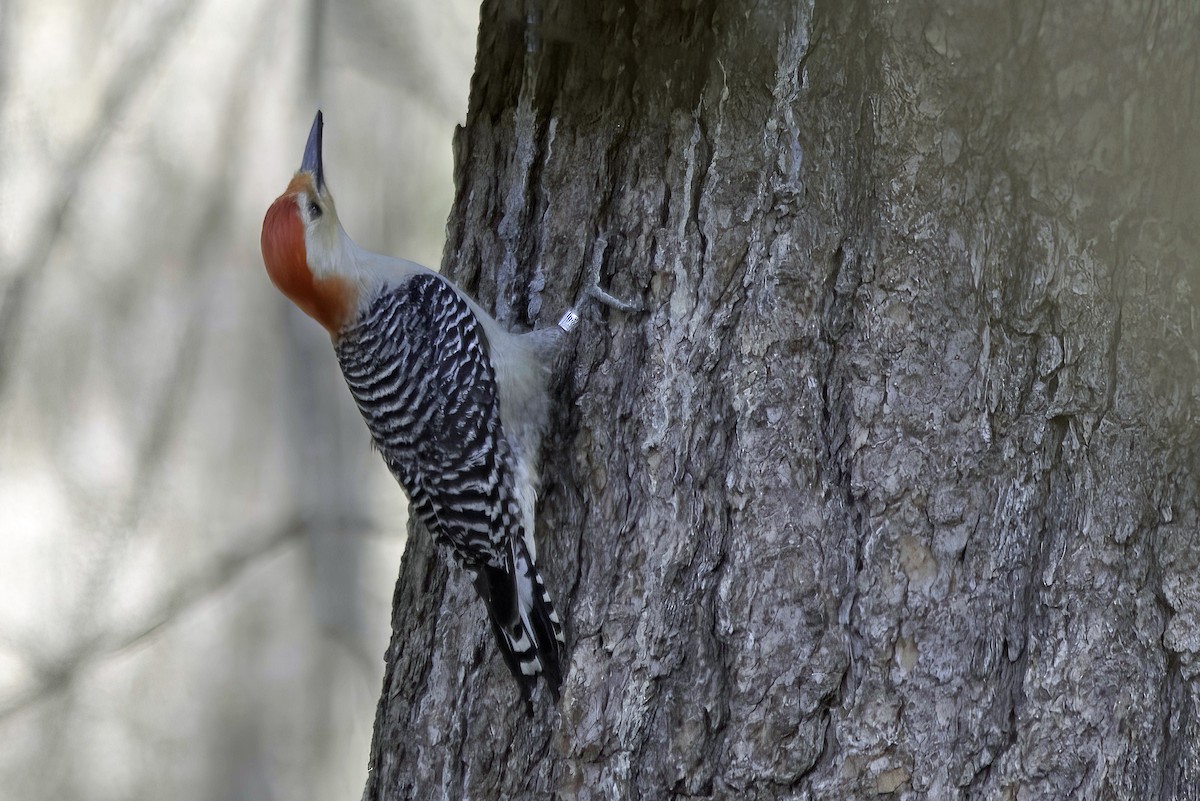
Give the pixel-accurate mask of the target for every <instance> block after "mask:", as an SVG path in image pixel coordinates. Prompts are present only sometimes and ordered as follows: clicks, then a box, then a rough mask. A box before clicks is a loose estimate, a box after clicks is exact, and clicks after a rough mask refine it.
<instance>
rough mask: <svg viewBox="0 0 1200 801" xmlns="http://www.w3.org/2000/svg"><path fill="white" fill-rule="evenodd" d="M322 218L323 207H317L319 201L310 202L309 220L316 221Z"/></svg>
mask: <svg viewBox="0 0 1200 801" xmlns="http://www.w3.org/2000/svg"><path fill="white" fill-rule="evenodd" d="M320 216H321V207H320V206H318V205H317V201H315V200H310V201H308V218H309V219H310V220H315V219H317V218H318V217H320Z"/></svg>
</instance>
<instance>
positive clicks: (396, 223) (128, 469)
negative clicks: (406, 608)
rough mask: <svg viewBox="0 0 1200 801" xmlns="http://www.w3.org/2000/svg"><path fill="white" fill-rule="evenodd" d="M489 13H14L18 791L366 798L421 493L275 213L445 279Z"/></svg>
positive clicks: (240, 7) (1, 317) (7, 691)
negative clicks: (345, 377)
mask: <svg viewBox="0 0 1200 801" xmlns="http://www.w3.org/2000/svg"><path fill="white" fill-rule="evenodd" d="M477 13H478V8H477V5H476V4H474V3H472V2H465V1H464V0H453V2H446V1H445V0H442V1H441V2H437V3H429V2H421V0H388V2H384V0H375V1H374V2H373V1H372V0H354V1H353V2H337V3H335V2H322V0H305V1H301V0H292V1H291V2H288V1H287V0H285V1H284V2H279V1H278V0H275V1H274V2H268V1H267V0H17V1H16V2H11V1H9V2H5V0H0V547H2V551H0V743H3V747H0V798H3V799H22V801H25V800H27V799H51V798H53V799H87V800H88V801H103V800H104V799H140V798H161V797H170V798H176V799H254V801H268V800H269V799H277V798H278V799H300V800H303V799H317V798H321V799H331V798H358V797H359V796H360V794H361V792H362V787H363V783H364V780H365V777H366V759H367V751H368V741H369V737H370V733H371V724H372V719H373V715H374V710H375V704H376V702H377V700H378V693H379V687H380V679H381V676H382V670H383V663H382V655H383V652H384V649H385V648H386V646H387V639H388V632H389V616H390V605H391V594H392V587H393V583H394V581H395V577H396V575H397V573H398V569H399V562H400V556H401V553H402V550H403V546H404V526H405V519H404V518H405V502H404V498H403V495H402V494H401V492H400V490H399V489H398V488H397V487H396V485H395V484H394V482H393V481H392V479H391V477H390V476H388V475H387V473H386V470H385V469H384V468H383V466H382V464H381V463H380V461H379V459H378V457H377V456H375V454H373V453H372V452H371V450H370V448H369V440H368V437H367V433H366V430H365V428H364V427H363V426H362V423H361V421H360V420H359V419H358V414H357V412H356V410H355V408H354V405H353V403H352V402H351V401H350V398H349V396H348V394H347V393H346V390H345V387H344V385H343V384H342V380H341V376H340V374H339V372H338V369H337V366H336V363H335V361H334V358H333V354H332V351H331V349H330V346H329V341H328V338H327V336H326V335H325V334H324V333H323V332H322V330H321V329H320V328H319V327H318V326H317V325H316V324H315V323H312V322H311V321H309V320H307V319H305V318H303V317H302V316H301V315H300V314H299V313H298V312H296V311H295V310H293V309H292V308H291V307H290V306H289V305H288V304H287V303H286V301H284V300H283V299H282V297H281V296H280V295H279V294H278V293H276V292H275V290H274V289H273V287H271V285H270V284H269V282H268V280H267V278H266V274H265V272H264V270H263V267H262V261H261V257H260V254H259V245H258V239H259V231H260V227H261V223H262V216H263V213H264V211H265V210H266V208H267V206H268V205H269V204H270V202H271V201H272V200H273V199H274V198H275V196H276V195H278V194H279V193H280V192H281V191H282V190H283V188H284V187H285V186H286V185H287V182H288V180H289V178H290V177H291V175H292V173H293V171H294V170H295V169H296V167H297V166H298V165H299V162H300V157H301V154H302V151H303V147H304V142H305V137H306V135H307V133H308V128H309V124H310V122H311V120H312V116H313V114H314V112H315V110H316V108H318V107H320V108H322V109H323V110H324V111H325V115H326V116H325V120H326V124H325V165H326V176H327V179H328V182H329V184H330V186H331V188H332V190H333V192H334V195H335V197H336V199H337V202H338V210H339V214H340V216H341V218H342V221H343V223H344V224H345V226H346V228H347V230H348V231H349V232H350V234H351V235H352V236H353V237H354V238H355V239H356V240H358V242H359V243H360V244H362V245H364V246H365V247H368V248H370V249H374V250H380V251H383V252H388V253H394V254H397V255H404V256H406V257H409V258H412V259H415V260H417V261H421V262H423V263H426V264H429V265H431V266H435V267H436V266H438V264H439V262H440V254H441V248H442V238H443V233H444V226H445V219H446V215H447V213H448V210H449V207H450V201H451V194H452V190H453V187H452V183H451V167H452V165H451V151H450V142H451V135H452V132H453V127H454V125H455V124H456V123H459V122H461V121H462V119H463V118H464V116H465V111H466V98H467V87H468V81H469V78H470V72H471V67H472V63H473V56H474V48H475V30H476V26H477Z"/></svg>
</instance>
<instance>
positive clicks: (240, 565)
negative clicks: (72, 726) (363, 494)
mask: <svg viewBox="0 0 1200 801" xmlns="http://www.w3.org/2000/svg"><path fill="white" fill-rule="evenodd" d="M322 524H324V523H323V521H322V522H321V523H313V522H311V521H310V522H305V521H300V520H291V521H288V522H286V523H284V524H283V525H281V526H280V527H279V528H277V529H275V530H274V531H269V532H267V533H266V534H261V533H254V532H246V533H244V534H242V535H239V536H238V537H237V540H238V541H240V542H249V543H251V544H250V545H249V546H247V547H245V548H243V549H241V550H238V551H234V552H232V553H229V554H225V555H224V556H222V557H219V558H217V559H216V560H215V561H214V562H213V563H212V564H210V565H207V566H206V567H205V568H204V569H203V570H202V571H200V572H198V573H197V574H195V575H191V576H183V577H181V578H180V579H179V580H178V582H177V583H176V586H175V590H174V591H173V592H171V593H170V594H169V595H167V597H166V598H165V600H164V601H163V603H162V605H161V606H159V607H158V608H157V609H155V610H153V611H152V612H150V613H149V614H147V615H146V616H145V617H143V618H141V619H139V620H135V621H132V622H130V623H129V624H128V625H127V626H125V627H124V628H122V629H120V630H118V631H109V632H104V633H103V634H99V635H96V636H93V637H90V638H86V639H84V640H81V641H79V642H78V643H77V645H76V647H75V648H74V649H73V650H72V651H71V653H69V654H66V655H63V656H60V657H59V658H57V659H55V660H54V661H53V662H50V663H47V664H43V665H40V666H39V670H38V674H39V680H38V681H37V682H36V683H35V684H33V685H31V686H30V687H29V688H28V689H26V690H25V691H24V692H21V693H18V694H17V695H16V697H14V698H12V699H11V700H9V701H8V702H6V703H4V704H2V705H0V722H3V721H4V720H5V719H6V718H8V717H9V716H11V715H13V714H16V713H17V712H20V711H21V710H22V709H25V708H27V707H29V706H31V705H33V704H36V703H38V702H40V701H42V700H44V699H46V698H48V697H50V696H51V695H53V694H54V693H56V692H58V691H60V690H62V689H64V688H66V687H69V686H70V685H71V683H72V682H73V681H74V680H75V678H76V677H77V676H78V675H79V673H80V672H81V671H82V670H84V669H85V668H87V667H88V666H89V665H92V664H94V663H95V662H97V661H98V660H100V659H103V658H104V657H107V656H111V655H113V654H116V653H118V652H120V651H124V650H125V649H127V648H130V647H132V646H134V645H137V644H138V643H139V642H141V641H142V640H145V639H146V638H147V637H150V636H151V635H153V634H154V633H155V632H157V631H159V630H160V629H162V628H163V627H164V626H167V625H169V624H170V623H172V622H173V621H175V620H178V619H179V618H180V617H181V616H182V615H184V614H185V613H187V612H188V611H189V610H191V609H193V608H194V607H195V606H196V605H197V604H200V603H202V602H203V601H205V600H206V599H208V598H210V597H211V596H213V595H215V594H216V593H218V592H220V591H221V590H222V589H224V588H225V587H227V586H228V585H229V584H231V583H232V582H233V581H234V580H235V579H237V578H238V577H239V576H241V575H242V574H243V573H245V572H246V571H247V570H249V569H251V568H253V567H254V565H256V564H258V563H259V562H260V561H262V560H263V559H266V558H267V557H270V556H272V555H273V554H274V553H275V552H276V551H278V550H279V549H280V548H282V547H283V546H285V545H287V544H289V543H291V542H293V541H296V540H298V539H299V538H300V537H302V536H303V535H304V534H305V533H307V532H308V530H309V527H310V526H311V525H322ZM343 525H344V521H343ZM363 525H364V526H365V527H369V526H370V524H369V523H365V522H364V523H363Z"/></svg>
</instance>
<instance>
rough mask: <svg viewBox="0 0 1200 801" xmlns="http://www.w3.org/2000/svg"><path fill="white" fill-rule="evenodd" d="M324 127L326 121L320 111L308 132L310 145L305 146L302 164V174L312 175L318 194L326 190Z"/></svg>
mask: <svg viewBox="0 0 1200 801" xmlns="http://www.w3.org/2000/svg"><path fill="white" fill-rule="evenodd" d="M324 126H325V119H324V118H323V117H322V116H321V112H320V111H318V112H317V116H316V118H315V119H314V120H313V124H312V130H310V131H309V132H308V144H307V145H305V146H304V161H302V162H300V170H301V171H302V172H310V173H312V175H313V180H314V181H315V182H316V184H317V191H318V192H320V191H321V190H322V189H324V188H325V171H324V170H323V169H322V168H321V129H322V128H323V127H324Z"/></svg>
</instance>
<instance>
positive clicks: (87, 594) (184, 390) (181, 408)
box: [74, 8, 268, 638]
mask: <svg viewBox="0 0 1200 801" xmlns="http://www.w3.org/2000/svg"><path fill="white" fill-rule="evenodd" d="M267 19H268V15H267V14H266V12H265V8H264V11H263V12H262V13H260V14H259V18H258V20H257V21H256V24H255V31H254V35H252V36H249V37H248V38H247V42H248V45H247V47H246V48H245V50H244V52H243V53H242V58H241V63H240V64H239V65H238V69H236V70H234V73H233V74H235V75H237V76H239V79H238V80H237V81H235V82H234V83H233V86H232V89H231V91H230V93H229V95H228V98H227V100H226V103H225V107H224V108H223V110H222V117H221V118H222V119H224V120H226V121H227V124H226V125H224V126H223V127H222V129H221V141H220V145H219V147H218V149H217V152H218V153H220V154H222V157H221V158H218V159H217V162H218V166H217V169H216V171H215V178H214V179H213V182H212V184H211V185H210V186H208V187H206V190H205V192H204V198H205V205H204V208H203V211H202V213H201V214H200V215H199V216H198V218H197V220H196V223H195V225H194V227H193V229H192V235H191V239H190V241H189V242H188V245H187V247H186V251H185V252H186V257H185V259H184V269H185V277H186V278H187V279H188V280H189V281H192V282H195V283H196V284H203V283H204V281H203V280H202V276H203V272H204V267H205V265H207V264H209V263H211V259H210V257H211V255H212V254H211V252H210V251H211V250H212V249H213V248H214V247H215V244H214V243H218V242H223V241H225V237H224V236H223V234H225V233H226V231H227V228H228V226H229V222H230V220H229V210H230V205H229V202H228V200H229V197H230V195H231V193H232V188H233V182H234V180H235V179H236V177H237V176H238V175H239V174H240V172H241V167H242V163H243V160H244V159H245V148H244V147H243V146H242V145H243V144H244V143H245V141H246V137H245V135H244V131H243V130H242V129H241V128H240V127H239V126H238V125H236V124H234V123H235V121H237V120H242V119H245V111H246V106H247V102H248V98H249V95H250V88H251V86H252V85H253V77H254V65H255V62H257V61H258V60H259V58H260V57H261V54H262V51H261V49H259V48H258V47H257V46H256V45H257V43H258V42H259V41H261V36H262V35H263V34H264V32H265V27H266V20H267ZM213 295H214V290H213V289H212V288H209V289H206V290H205V289H202V288H201V287H199V286H198V287H197V291H195V292H193V293H191V296H192V297H193V298H194V300H193V301H192V302H191V304H190V307H189V308H188V317H187V321H186V322H185V324H184V328H183V332H182V334H181V335H180V338H179V342H178V345H177V346H176V348H175V351H174V353H173V354H171V356H170V357H169V360H168V364H170V365H171V368H170V371H169V373H168V374H167V376H166V378H165V380H164V381H163V382H162V387H161V390H160V395H159V400H158V402H157V403H156V404H155V406H154V412H153V414H152V415H151V417H150V421H149V425H148V426H147V427H146V429H145V433H144V434H143V435H142V438H141V442H140V445H139V447H138V451H137V461H136V469H135V471H134V476H133V480H132V482H131V483H130V485H129V493H128V495H127V496H126V497H125V499H124V500H123V502H122V503H120V504H119V506H118V507H117V508H118V511H117V514H116V516H115V521H114V525H113V536H111V537H109V538H107V539H106V540H105V541H104V543H103V546H102V550H101V552H100V554H98V556H97V558H96V559H95V560H94V561H93V563H92V564H91V565H89V568H90V574H89V579H88V586H87V589H86V590H85V591H84V593H83V594H82V596H81V599H82V602H81V604H80V608H79V610H78V612H79V615H78V618H79V619H78V620H77V621H76V626H75V628H74V630H75V631H77V632H79V634H80V635H81V636H83V637H85V638H86V637H87V634H88V633H87V628H88V621H89V620H90V619H91V616H92V615H93V613H94V611H95V610H97V609H98V608H100V607H102V606H103V602H104V600H105V596H106V595H107V591H108V588H109V586H110V584H111V581H112V578H113V576H114V571H113V569H112V565H113V562H114V560H115V559H116V558H117V556H118V554H119V552H120V550H121V546H122V545H123V544H124V543H125V542H126V541H127V539H128V537H129V535H130V533H131V532H132V531H133V530H134V528H135V527H136V525H137V522H138V520H139V519H140V518H141V515H142V511H143V509H144V507H145V504H146V501H147V499H149V498H151V497H152V496H153V494H154V493H155V491H156V490H157V487H158V486H159V478H160V477H161V476H162V475H163V472H164V471H163V462H164V460H165V458H166V455H167V452H168V449H169V446H170V444H171V442H172V440H173V438H174V435H175V433H176V432H177V431H178V430H179V428H180V425H179V424H180V421H181V420H182V419H183V417H184V415H185V414H186V412H187V410H188V409H189V408H190V406H191V404H190V400H191V398H192V396H193V394H194V393H193V388H194V384H195V378H196V373H197V370H198V366H199V364H200V356H201V353H202V348H203V344H204V339H205V333H206V330H205V324H206V323H207V321H208V320H209V319H211V316H210V315H211V311H212V310H211V304H212V302H213Z"/></svg>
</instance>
